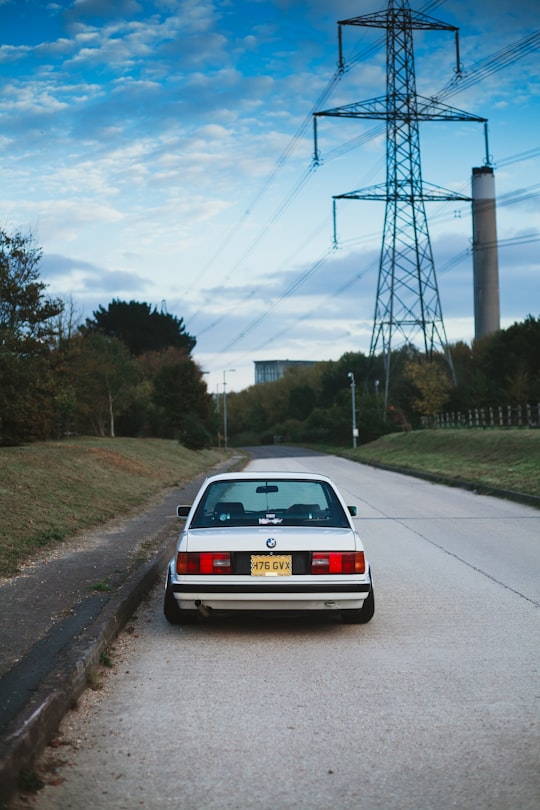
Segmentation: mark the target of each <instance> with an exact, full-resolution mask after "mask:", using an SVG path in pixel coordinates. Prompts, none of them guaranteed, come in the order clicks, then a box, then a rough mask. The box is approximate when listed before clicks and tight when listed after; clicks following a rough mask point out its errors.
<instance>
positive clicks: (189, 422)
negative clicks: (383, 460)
mask: <svg viewBox="0 0 540 810" xmlns="http://www.w3.org/2000/svg"><path fill="white" fill-rule="evenodd" d="M41 256H42V253H41V249H39V248H37V247H36V246H35V245H34V242H33V239H32V238H31V237H30V236H25V235H23V234H21V233H15V234H14V235H9V234H7V233H6V232H5V231H2V230H0V445H4V446H6V445H17V444H21V443H24V442H31V441H37V440H46V439H53V438H54V439H56V438H61V437H65V436H68V435H70V434H92V435H99V436H116V435H122V436H154V437H161V438H174V439H178V440H179V441H180V442H182V443H183V444H184V445H185V446H187V447H190V448H191V449H202V448H203V447H208V446H211V445H213V444H217V443H218V442H219V441H220V430H221V420H222V415H221V412H222V405H223V403H222V402H221V399H222V398H221V397H213V396H212V395H211V394H210V393H209V392H208V389H207V385H206V382H205V380H204V376H203V372H202V370H201V368H200V367H199V366H198V364H197V363H196V362H195V361H194V359H193V357H192V352H193V350H194V348H195V346H196V339H195V337H193V336H192V335H190V334H189V333H188V332H187V331H186V328H185V325H184V322H183V319H182V318H177V317H174V316H172V315H169V314H167V313H163V312H158V311H157V310H156V309H155V308H154V309H152V307H151V306H150V305H149V304H147V303H144V302H142V303H141V302H137V301H129V302H126V301H120V300H118V299H114V300H113V301H112V302H111V303H109V305H108V306H107V307H106V308H105V307H103V306H99V308H98V309H97V310H96V311H95V312H94V313H93V316H92V317H91V318H87V319H86V321H85V322H84V323H83V324H79V323H76V318H75V315H74V311H73V306H72V305H71V304H70V303H66V302H65V301H63V300H61V299H59V298H53V297H50V296H49V295H48V294H47V287H46V285H45V284H44V283H43V282H42V281H41V279H40V274H39V263H40V260H41ZM449 350H450V355H451V357H452V362H453V368H454V371H455V379H456V380H457V383H456V382H455V381H454V377H453V375H451V373H450V370H449V365H448V362H447V358H446V357H445V356H443V355H441V354H436V353H435V354H434V355H433V356H431V357H429V358H426V356H425V355H423V354H421V353H420V352H419V351H418V350H417V349H416V348H415V347H413V346H410V345H409V346H405V347H403V348H402V349H400V350H399V351H396V352H393V353H392V356H391V358H390V362H391V369H392V372H391V386H390V391H389V398H388V403H389V404H388V406H387V407H385V405H384V397H383V393H382V387H383V380H384V377H385V371H384V361H383V357H382V356H379V357H375V358H368V357H367V356H366V355H364V354H363V353H361V352H356V353H355V352H348V353H346V354H344V355H343V356H342V357H341V358H340V359H339V360H336V361H327V362H320V363H316V364H314V365H312V366H306V367H300V366H294V367H293V368H291V369H290V370H289V371H288V372H287V373H286V374H285V376H284V377H283V378H282V379H280V380H277V381H276V382H272V383H265V384H262V385H253V386H251V387H249V388H247V389H245V390H244V391H240V392H238V393H229V394H228V396H227V411H228V437H229V439H230V442H231V444H236V445H238V446H239V445H249V444H259V443H269V442H274V441H287V442H294V443H302V442H304V443H306V442H309V443H325V444H335V445H347V444H349V443H350V441H351V435H352V431H351V425H352V418H351V417H352V407H353V403H354V408H355V421H356V426H357V428H358V443H365V442H369V441H372V440H373V439H375V438H377V437H378V436H380V435H382V434H383V433H386V432H389V431H393V430H403V429H411V428H416V427H420V426H421V424H422V420H425V417H426V416H432V415H433V414H436V413H437V412H440V411H442V410H449V411H461V410H467V409H470V408H486V407H489V406H492V405H526V404H527V403H533V404H534V403H537V402H540V319H539V318H535V317H533V316H532V315H529V316H528V317H527V318H526V319H525V321H524V322H522V323H516V324H514V325H513V326H511V327H510V328H508V329H505V330H501V331H499V332H497V333H495V334H494V335H491V336H488V337H485V338H483V339H482V340H476V341H474V342H473V343H472V345H471V346H469V345H468V344H466V343H464V342H458V343H455V344H453V345H451V346H450V347H449ZM350 375H353V377H354V380H355V388H354V389H351V379H352V378H351V376H350ZM353 393H354V397H353Z"/></svg>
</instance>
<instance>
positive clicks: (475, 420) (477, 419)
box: [422, 402, 540, 428]
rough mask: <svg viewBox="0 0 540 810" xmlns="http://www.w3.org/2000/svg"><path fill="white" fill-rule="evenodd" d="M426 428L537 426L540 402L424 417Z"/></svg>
mask: <svg viewBox="0 0 540 810" xmlns="http://www.w3.org/2000/svg"><path fill="white" fill-rule="evenodd" d="M422 427H425V428H434V427H435V428H537V427H540V402H538V403H537V404H536V405H498V406H495V407H489V408H470V409H469V410H467V411H457V412H454V411H452V412H446V413H438V414H436V415H435V416H424V417H422Z"/></svg>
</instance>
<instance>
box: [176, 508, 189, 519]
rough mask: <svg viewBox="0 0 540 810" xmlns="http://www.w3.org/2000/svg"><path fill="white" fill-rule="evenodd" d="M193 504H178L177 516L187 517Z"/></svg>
mask: <svg viewBox="0 0 540 810" xmlns="http://www.w3.org/2000/svg"><path fill="white" fill-rule="evenodd" d="M190 509H191V506H177V507H176V516H177V517H179V518H187V516H188V515H189V510H190Z"/></svg>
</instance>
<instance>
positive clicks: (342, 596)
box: [171, 578, 371, 611]
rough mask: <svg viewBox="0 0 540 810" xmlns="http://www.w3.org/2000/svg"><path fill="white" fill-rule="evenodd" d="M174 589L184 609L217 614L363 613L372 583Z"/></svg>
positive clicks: (179, 585) (185, 585)
mask: <svg viewBox="0 0 540 810" xmlns="http://www.w3.org/2000/svg"><path fill="white" fill-rule="evenodd" d="M171 589H172V592H173V594H174V597H175V598H176V600H177V602H178V605H179V607H180V608H181V609H182V610H200V609H201V607H203V608H208V609H211V610H215V611H233V610H238V611H279V610H280V611H332V610H360V608H361V607H362V605H363V604H364V600H365V599H366V598H367V597H368V595H369V592H370V590H371V580H370V579H367V578H366V580H365V581H363V582H355V583H344V584H339V585H338V584H336V583H332V584H329V583H321V584H312V583H310V584H306V585H300V584H298V583H287V584H285V583H272V584H266V583H262V584H257V585H253V584H243V585H235V586H234V587H227V586H224V585H221V584H216V585H214V584H212V585H209V584H206V585H201V587H199V588H195V587H194V585H193V583H183V582H176V583H175V582H173V583H171Z"/></svg>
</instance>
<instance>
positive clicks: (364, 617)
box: [341, 585, 375, 624]
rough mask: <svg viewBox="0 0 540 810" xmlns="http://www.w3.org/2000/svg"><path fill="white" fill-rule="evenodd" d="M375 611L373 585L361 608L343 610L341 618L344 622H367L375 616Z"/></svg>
mask: <svg viewBox="0 0 540 810" xmlns="http://www.w3.org/2000/svg"><path fill="white" fill-rule="evenodd" d="M374 613H375V594H374V593H373V585H372V586H371V590H370V592H369V594H368V596H367V598H366V599H364V604H363V605H362V607H361V608H360V610H342V611H341V620H342V622H343V624H367V623H368V622H370V621H371V620H372V618H373V614H374Z"/></svg>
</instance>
